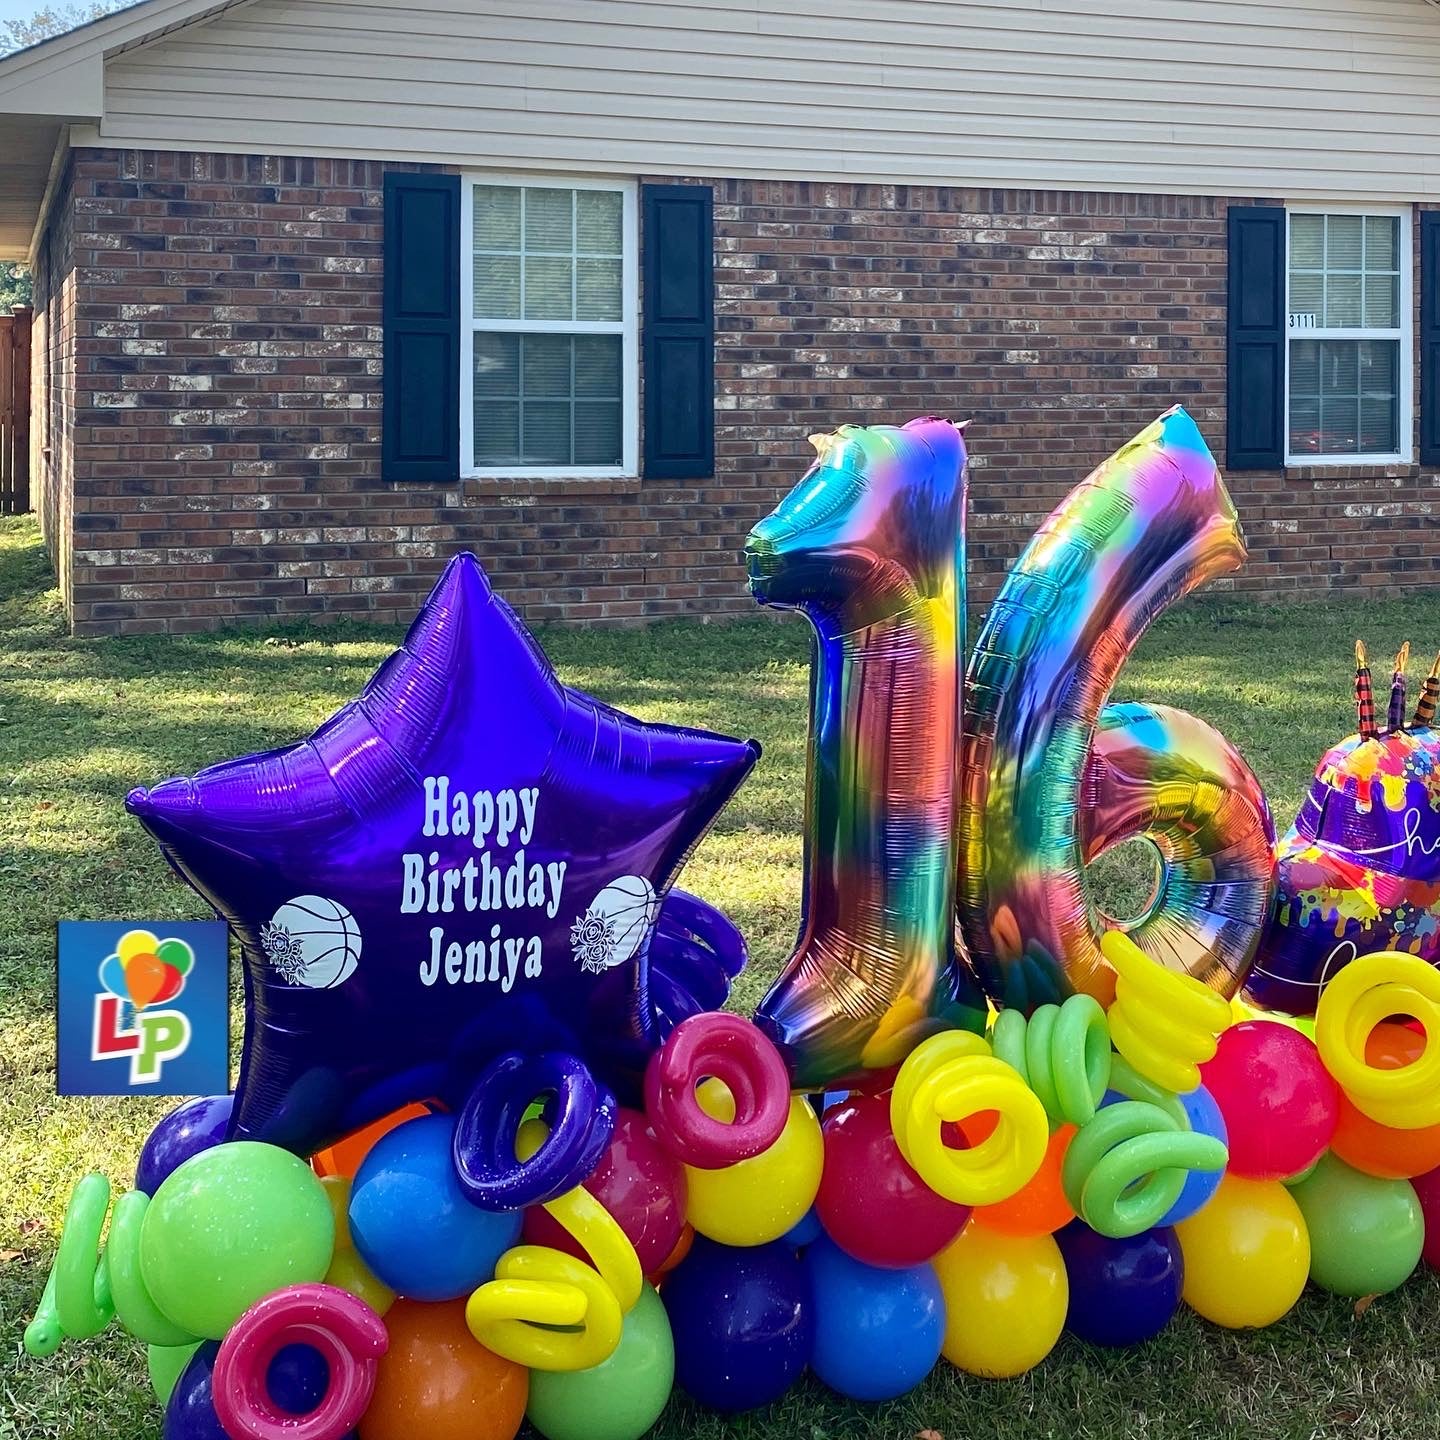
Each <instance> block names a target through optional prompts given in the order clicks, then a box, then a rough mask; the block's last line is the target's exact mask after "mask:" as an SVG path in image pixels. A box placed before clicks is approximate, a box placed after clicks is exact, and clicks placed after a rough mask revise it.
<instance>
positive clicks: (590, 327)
mask: <svg viewBox="0 0 1440 1440" xmlns="http://www.w3.org/2000/svg"><path fill="white" fill-rule="evenodd" d="M477 185H520V186H528V187H530V188H535V189H547V190H611V191H615V192H617V193H618V194H619V195H620V196H621V197H622V201H623V203H622V209H621V237H620V238H621V245H622V246H623V253H622V256H621V262H620V290H621V319H620V321H619V324H618V327H617V324H616V322H615V321H613V320H481V321H477V320H476V319H475V265H474V259H475V187H476V186H477ZM638 201H639V193H638V187H637V185H636V183H635V182H634V181H633V180H603V179H580V178H572V177H571V176H568V175H559V174H555V175H549V174H547V175H515V174H509V173H494V172H485V171H478V170H477V171H473V172H470V173H467V174H465V175H463V176H461V184H460V255H461V276H460V282H461V283H460V474H461V476H462V478H464V479H467V480H483V479H486V478H488V477H500V478H508V479H519V480H562V479H570V480H629V479H634V478H636V477H637V476H638V475H639V473H640V349H639V343H640V342H639V333H640V324H639V319H640V243H639V220H638V209H639V204H638ZM477 330H483V331H488V332H506V333H510V334H522V335H534V334H544V333H549V334H558V335H614V334H616V333H618V334H619V335H620V337H621V344H620V365H621V371H622V374H621V427H622V428H621V439H622V450H623V453H622V458H621V463H620V464H619V465H610V466H604V465H599V466H597V465H490V466H486V465H476V463H475V334H476V331H477Z"/></svg>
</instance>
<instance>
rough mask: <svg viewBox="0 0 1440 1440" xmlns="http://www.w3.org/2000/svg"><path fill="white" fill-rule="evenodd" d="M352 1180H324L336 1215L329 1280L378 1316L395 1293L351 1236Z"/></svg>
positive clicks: (322, 1185)
mask: <svg viewBox="0 0 1440 1440" xmlns="http://www.w3.org/2000/svg"><path fill="white" fill-rule="evenodd" d="M350 1183H351V1182H350V1177H349V1176H348V1175H326V1176H324V1177H323V1178H322V1179H321V1181H320V1188H321V1189H322V1190H324V1192H325V1198H326V1199H327V1200H328V1201H329V1202H330V1213H331V1214H332V1215H333V1216H334V1217H335V1254H334V1256H333V1257H332V1258H331V1261H330V1268H329V1270H327V1271H326V1272H325V1283H326V1284H327V1285H333V1286H335V1288H336V1289H337V1290H348V1291H349V1292H350V1293H351V1294H352V1295H354V1296H355V1297H356V1298H357V1299H360V1300H363V1301H364V1302H365V1303H366V1304H367V1305H368V1306H369V1307H370V1308H371V1309H372V1310H373V1311H374V1312H375V1313H376V1314H377V1315H384V1313H385V1312H386V1311H387V1310H388V1309H389V1308H390V1307H391V1306H392V1305H393V1304H394V1303H395V1292H394V1291H393V1290H392V1289H391V1288H390V1287H389V1286H388V1285H387V1284H386V1283H385V1282H384V1281H383V1280H382V1279H380V1277H379V1276H378V1275H376V1274H375V1272H374V1271H373V1270H372V1269H371V1268H370V1267H369V1266H368V1265H367V1264H366V1263H365V1262H364V1260H362V1259H361V1258H360V1252H359V1251H358V1250H356V1248H355V1242H354V1241H353V1240H352V1239H351V1238H350Z"/></svg>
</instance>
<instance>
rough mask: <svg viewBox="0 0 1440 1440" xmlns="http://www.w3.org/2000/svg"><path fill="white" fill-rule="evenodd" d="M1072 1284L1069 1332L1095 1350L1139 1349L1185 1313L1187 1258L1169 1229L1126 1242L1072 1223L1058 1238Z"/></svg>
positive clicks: (1079, 1222) (1067, 1327) (1066, 1322)
mask: <svg viewBox="0 0 1440 1440" xmlns="http://www.w3.org/2000/svg"><path fill="white" fill-rule="evenodd" d="M1055 1239H1056V1242H1057V1243H1058V1244H1059V1246H1060V1253H1061V1255H1063V1256H1064V1257H1065V1273H1066V1274H1067V1275H1068V1276H1069V1280H1070V1308H1069V1311H1068V1313H1067V1315H1066V1318H1065V1328H1066V1329H1067V1330H1069V1331H1070V1333H1071V1334H1072V1335H1078V1336H1079V1337H1080V1339H1082V1340H1087V1341H1089V1343H1090V1344H1092V1345H1117V1346H1118V1345H1139V1344H1140V1343H1141V1342H1142V1341H1145V1340H1149V1339H1151V1338H1152V1337H1153V1336H1155V1335H1158V1334H1159V1333H1160V1332H1161V1331H1162V1330H1163V1329H1164V1328H1165V1327H1166V1326H1167V1325H1168V1324H1169V1323H1170V1318H1171V1316H1173V1315H1174V1314H1175V1312H1176V1310H1178V1309H1179V1308H1180V1293H1181V1291H1182V1290H1183V1289H1184V1287H1185V1257H1184V1256H1183V1255H1182V1254H1181V1251H1180V1241H1179V1239H1178V1238H1177V1237H1176V1234H1175V1232H1174V1231H1173V1230H1171V1229H1169V1228H1168V1227H1167V1228H1163V1229H1155V1230H1146V1231H1144V1232H1143V1233H1142V1234H1139V1235H1131V1236H1129V1237H1127V1238H1126V1239H1123V1240H1112V1239H1110V1237H1109V1236H1106V1235H1097V1234H1096V1233H1095V1231H1093V1230H1092V1229H1091V1228H1090V1227H1089V1226H1088V1225H1086V1224H1085V1223H1084V1221H1082V1220H1073V1221H1071V1223H1070V1224H1069V1225H1067V1226H1066V1227H1065V1228H1064V1229H1063V1230H1061V1231H1060V1232H1059V1233H1058V1234H1057V1235H1056V1236H1055Z"/></svg>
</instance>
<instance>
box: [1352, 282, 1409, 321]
mask: <svg viewBox="0 0 1440 1440" xmlns="http://www.w3.org/2000/svg"><path fill="white" fill-rule="evenodd" d="M1361 323H1362V324H1364V325H1365V326H1367V327H1368V328H1370V329H1373V330H1393V329H1394V328H1395V327H1396V326H1397V325H1399V323H1400V277H1399V276H1398V275H1367V276H1366V277H1365V317H1364V320H1363V321H1362V322H1361Z"/></svg>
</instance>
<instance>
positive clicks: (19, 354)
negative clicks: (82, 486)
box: [0, 307, 30, 515]
mask: <svg viewBox="0 0 1440 1440" xmlns="http://www.w3.org/2000/svg"><path fill="white" fill-rule="evenodd" d="M29 508H30V311H29V309H28V308H25V307H19V308H17V309H16V311H15V313H14V314H13V315H0V515H23V514H24V513H25V512H26V511H27V510H28V509H29Z"/></svg>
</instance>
